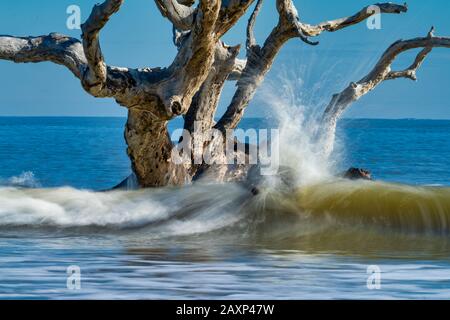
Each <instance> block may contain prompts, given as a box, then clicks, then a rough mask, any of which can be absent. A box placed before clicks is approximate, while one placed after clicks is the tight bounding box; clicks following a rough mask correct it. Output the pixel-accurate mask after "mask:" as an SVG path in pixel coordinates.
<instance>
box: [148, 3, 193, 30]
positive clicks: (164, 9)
mask: <svg viewBox="0 0 450 320" xmlns="http://www.w3.org/2000/svg"><path fill="white" fill-rule="evenodd" d="M155 3H156V5H157V7H158V9H159V11H161V14H162V15H163V16H164V17H166V18H167V19H169V20H170V22H172V24H173V25H174V27H175V28H176V29H178V30H182V31H186V30H190V29H191V28H192V25H193V24H194V20H195V13H196V9H195V8H192V7H191V6H190V5H192V4H193V2H192V1H191V2H184V3H187V4H190V5H185V4H183V3H182V1H179V0H155Z"/></svg>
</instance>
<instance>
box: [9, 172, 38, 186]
mask: <svg viewBox="0 0 450 320" xmlns="http://www.w3.org/2000/svg"><path fill="white" fill-rule="evenodd" d="M0 185H4V186H11V187H20V188H39V187H41V184H40V182H39V180H38V179H37V178H36V177H35V175H34V173H33V172H31V171H26V172H22V173H21V174H20V175H18V176H13V177H11V178H9V179H6V180H2V179H0Z"/></svg>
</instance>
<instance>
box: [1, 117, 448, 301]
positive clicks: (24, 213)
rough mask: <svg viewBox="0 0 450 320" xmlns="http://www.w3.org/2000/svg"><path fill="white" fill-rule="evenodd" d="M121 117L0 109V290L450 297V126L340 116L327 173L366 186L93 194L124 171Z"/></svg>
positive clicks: (328, 183)
mask: <svg viewBox="0 0 450 320" xmlns="http://www.w3.org/2000/svg"><path fill="white" fill-rule="evenodd" d="M125 121H126V119H125V118H63V117H47V118H46V117H36V118H33V117H29V118H25V117H24V118H21V117H0V299H449V298H450V255H449V254H450V241H449V240H450V237H449V235H450V232H449V231H450V189H449V188H450V121H444V120H442V121H440V120H439V121H438V120H414V119H405V120H381V119H380V120H374V119H372V120H367V119H357V120H350V119H347V120H343V121H341V123H340V124H339V128H338V132H337V145H338V148H336V150H335V159H336V160H335V162H334V163H333V165H332V168H333V170H334V171H333V172H335V173H339V172H341V171H344V170H346V169H348V168H349V167H361V168H365V169H367V170H370V171H371V172H372V176H373V178H374V179H375V181H374V182H368V181H343V180H341V179H337V180H330V179H325V180H323V181H315V182H312V183H311V184H307V185H302V186H301V187H299V189H298V190H297V191H292V192H291V193H290V194H286V193H283V192H279V190H277V188H276V186H275V187H272V188H271V189H270V190H266V191H265V192H263V193H262V195H258V196H256V197H254V196H252V195H251V194H250V193H249V192H248V190H245V188H243V187H242V186H239V185H234V184H229V185H202V184H199V185H193V186H188V187H185V188H167V189H154V190H137V191H114V192H103V191H104V190H108V189H110V188H111V187H113V186H115V185H117V184H118V183H119V182H121V181H122V180H123V179H124V178H126V177H127V176H128V175H129V174H130V173H131V169H130V163H129V160H128V157H127V155H126V145H125V141H124V138H123V130H124V125H125ZM267 121H268V120H263V119H247V120H245V121H244V122H243V123H242V127H243V128H263V127H265V126H267ZM180 125H181V121H178V120H177V121H174V123H172V124H171V130H174V129H175V128H177V127H179V126H180ZM291 144H292V146H291V148H294V149H299V150H296V152H297V153H295V154H296V155H297V154H298V158H295V157H297V156H295V157H294V156H292V155H290V157H291V158H292V157H294V158H295V159H291V160H294V162H302V161H301V159H303V158H302V157H303V156H302V150H303V149H302V148H301V146H302V144H301V143H300V142H299V141H298V140H296V139H292V142H291ZM296 146H297V147H296ZM305 153H306V152H305ZM305 159H310V156H308V157H306V155H305ZM303 162H304V161H303ZM313 165H316V166H315V168H316V169H317V163H315V164H309V166H307V165H306V164H303V165H302V168H305V167H308V168H309V167H312V166H313ZM311 170H312V169H311ZM319 170H320V166H319ZM324 170H325V169H324ZM73 270H76V272H75V274H74V273H73ZM74 275H75V276H76V277H74Z"/></svg>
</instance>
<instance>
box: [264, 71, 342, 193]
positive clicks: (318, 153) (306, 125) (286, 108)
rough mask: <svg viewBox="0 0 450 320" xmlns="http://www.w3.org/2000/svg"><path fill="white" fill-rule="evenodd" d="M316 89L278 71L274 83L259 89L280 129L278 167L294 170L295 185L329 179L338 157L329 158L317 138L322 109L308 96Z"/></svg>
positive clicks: (297, 77) (289, 73)
mask: <svg viewBox="0 0 450 320" xmlns="http://www.w3.org/2000/svg"><path fill="white" fill-rule="evenodd" d="M319 88H320V85H315V86H314V88H313V89H312V90H306V89H305V83H304V81H303V80H302V77H301V76H299V74H298V73H296V72H295V71H293V72H287V71H281V72H280V75H279V76H278V77H276V81H268V82H267V83H266V84H265V85H264V86H263V88H262V89H261V100H262V101H264V103H265V105H267V106H268V108H269V109H270V112H271V114H272V115H273V116H274V117H275V121H276V122H277V126H278V128H279V130H280V164H281V165H283V166H287V167H290V168H293V169H294V171H295V172H296V174H297V182H298V185H305V184H310V183H314V182H317V181H321V180H325V179H329V178H330V177H331V176H332V173H333V170H334V167H335V165H336V163H337V161H338V159H339V158H340V157H338V156H337V155H333V159H331V158H330V157H329V154H328V153H327V152H326V148H327V144H326V142H325V141H323V140H322V139H318V136H320V135H319V133H320V131H321V130H322V127H321V126H322V125H321V122H320V119H321V114H322V108H320V107H319V106H320V102H319V100H317V99H315V98H313V97H311V95H314V94H317V91H318V90H319ZM305 92H309V93H310V94H309V95H306V94H305Z"/></svg>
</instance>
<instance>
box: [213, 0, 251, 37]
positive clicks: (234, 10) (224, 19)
mask: <svg viewBox="0 0 450 320" xmlns="http://www.w3.org/2000/svg"><path fill="white" fill-rule="evenodd" d="M254 1H255V0H226V1H225V0H224V1H222V6H221V9H220V13H219V19H218V23H217V26H216V33H217V35H218V37H219V38H221V37H222V36H223V35H224V34H225V33H227V32H228V30H230V29H231V27H233V26H234V25H235V24H236V22H237V21H238V20H239V19H240V18H241V17H242V16H243V15H244V14H245V12H246V11H247V9H248V8H249V7H250V6H251V5H252V3H253V2H254Z"/></svg>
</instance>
